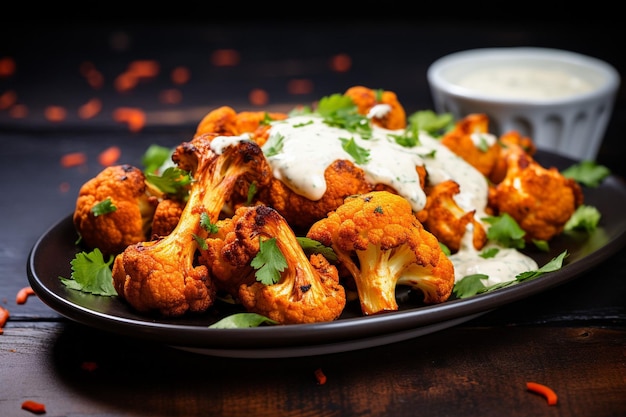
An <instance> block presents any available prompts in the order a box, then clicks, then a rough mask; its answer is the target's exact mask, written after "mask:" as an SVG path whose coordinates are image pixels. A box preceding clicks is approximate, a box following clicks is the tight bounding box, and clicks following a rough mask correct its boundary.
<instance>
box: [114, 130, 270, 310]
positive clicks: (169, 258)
mask: <svg viewBox="0 0 626 417" xmlns="http://www.w3.org/2000/svg"><path fill="white" fill-rule="evenodd" d="M214 137H215V135H208V134H205V135H200V136H196V137H194V138H193V140H192V141H191V142H183V143H182V144H180V145H179V146H178V147H177V148H176V150H175V152H174V154H173V156H172V159H173V160H174V162H175V163H176V164H177V165H178V166H179V167H180V168H181V169H184V170H186V171H189V172H190V173H191V175H192V176H193V178H194V181H193V182H192V184H191V189H190V191H189V197H188V200H187V204H186V205H185V208H184V209H183V211H182V213H181V216H180V220H179V221H178V224H177V225H176V227H175V228H174V230H173V231H172V232H171V233H170V234H168V235H167V236H165V237H163V238H161V239H157V240H154V241H149V242H140V243H135V244H132V245H129V246H128V247H127V248H126V249H125V250H124V251H123V252H122V253H121V254H119V255H117V257H116V258H115V261H114V263H113V271H112V273H113V285H114V287H115V289H116V291H117V293H118V295H119V296H120V297H121V298H123V299H125V300H126V301H127V302H128V303H129V304H130V305H131V306H132V307H134V308H135V309H136V310H138V311H140V312H158V313H159V314H161V315H163V316H170V317H176V316H181V315H183V314H185V313H187V312H204V311H206V310H207V309H208V308H209V307H210V306H211V305H212V304H213V301H214V298H215V291H216V290H215V285H214V283H213V281H212V280H211V279H210V276H209V273H208V268H207V267H206V265H199V264H198V263H197V262H196V255H197V252H198V247H199V244H200V243H199V242H201V241H202V239H204V238H206V236H207V234H208V232H207V230H206V229H205V228H204V227H203V226H202V224H201V221H202V220H203V216H206V218H208V219H209V220H210V222H212V223H215V222H216V221H217V220H218V217H219V214H220V212H221V209H222V207H223V206H224V204H225V202H226V201H227V200H228V199H229V198H231V197H232V194H233V193H237V192H240V191H241V189H243V188H247V187H249V186H250V184H251V183H252V182H253V181H258V182H259V183H263V182H264V181H267V178H268V177H269V175H271V171H270V170H269V166H267V162H266V160H265V158H264V156H263V153H262V151H261V149H260V147H259V146H258V145H256V144H255V143H253V142H250V141H245V140H242V141H239V142H237V141H234V142H232V143H230V144H229V145H227V146H224V147H223V148H220V147H217V146H216V147H214V146H213V139H214Z"/></svg>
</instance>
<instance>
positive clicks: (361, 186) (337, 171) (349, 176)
mask: <svg viewBox="0 0 626 417" xmlns="http://www.w3.org/2000/svg"><path fill="white" fill-rule="evenodd" d="M324 179H325V180H326V187H327V189H326V192H325V193H324V195H323V196H322V198H321V199H319V200H317V201H313V200H309V199H308V198H306V197H303V196H301V195H299V194H296V193H295V192H293V191H292V190H291V189H290V188H289V187H287V186H286V185H285V184H284V183H283V182H281V181H280V180H278V179H276V178H273V179H272V181H271V182H270V185H269V187H267V188H264V189H261V190H260V191H259V200H260V201H262V202H263V203H264V204H266V205H268V206H270V207H273V208H274V209H276V210H277V211H278V212H279V213H280V214H281V215H282V216H283V217H285V219H287V222H288V223H289V224H290V225H291V227H293V228H294V229H308V228H309V227H310V226H311V225H312V224H313V223H315V222H316V221H317V220H320V219H322V218H324V217H326V215H327V214H328V213H329V212H331V211H333V210H335V209H336V208H337V207H339V206H340V205H341V204H343V201H344V199H345V198H346V197H348V196H350V195H354V194H363V193H366V192H369V191H371V190H372V185H371V184H369V183H368V182H367V181H366V180H365V174H364V172H363V170H362V169H361V168H359V167H358V166H356V165H355V164H353V163H352V162H351V161H347V160H337V161H335V162H333V163H332V164H331V165H330V166H329V167H328V168H326V171H325V172H324Z"/></svg>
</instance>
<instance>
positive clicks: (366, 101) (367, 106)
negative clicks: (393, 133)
mask: <svg viewBox="0 0 626 417" xmlns="http://www.w3.org/2000/svg"><path fill="white" fill-rule="evenodd" d="M344 95H345V96H348V97H350V98H352V101H354V104H356V106H357V108H358V112H359V113H360V114H365V115H367V114H369V113H370V111H372V109H373V108H374V107H375V106H376V105H379V104H382V105H387V106H389V111H387V112H383V113H382V114H377V113H376V112H374V114H372V115H371V116H372V117H371V120H372V123H374V124H375V125H378V126H380V127H384V128H385V129H389V130H396V129H404V128H405V127H406V112H405V111H404V107H403V106H402V104H400V102H399V101H398V97H397V96H396V94H395V93H394V92H392V91H382V90H381V91H377V90H372V89H371V88H367V87H363V86H355V87H351V88H349V89H348V90H347V91H346V92H345V93H344Z"/></svg>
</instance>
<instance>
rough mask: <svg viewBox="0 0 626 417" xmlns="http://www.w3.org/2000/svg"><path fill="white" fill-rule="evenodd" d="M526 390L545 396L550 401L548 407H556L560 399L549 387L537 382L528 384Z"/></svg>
mask: <svg viewBox="0 0 626 417" xmlns="http://www.w3.org/2000/svg"><path fill="white" fill-rule="evenodd" d="M526 389H527V390H528V391H530V392H534V393H536V394H540V395H543V396H544V397H545V398H546V401H548V405H556V403H557V401H558V397H557V395H556V392H554V390H553V389H552V388H550V387H548V386H547V385H543V384H539V383H537V382H527V383H526Z"/></svg>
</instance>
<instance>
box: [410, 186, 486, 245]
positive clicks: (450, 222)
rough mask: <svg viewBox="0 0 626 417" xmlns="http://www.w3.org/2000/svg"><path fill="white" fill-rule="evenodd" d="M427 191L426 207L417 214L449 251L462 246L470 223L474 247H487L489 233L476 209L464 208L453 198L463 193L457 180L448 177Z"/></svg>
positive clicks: (427, 188)
mask: <svg viewBox="0 0 626 417" xmlns="http://www.w3.org/2000/svg"><path fill="white" fill-rule="evenodd" d="M425 191H426V206H425V207H424V209H423V210H421V211H420V212H418V213H417V214H416V216H417V218H418V219H419V220H420V221H421V222H422V224H423V225H424V226H425V227H426V229H427V230H428V231H429V232H430V233H432V234H433V235H435V236H436V237H437V239H438V240H439V241H440V242H441V243H443V244H444V245H446V246H447V247H448V249H450V252H452V253H456V252H458V250H459V249H460V248H461V243H462V240H463V236H465V234H466V230H467V227H468V225H470V227H471V233H472V245H473V246H474V248H475V249H476V250H480V249H482V248H483V246H485V243H487V232H486V231H485V228H484V227H483V225H482V224H481V223H480V222H479V221H478V220H477V219H475V218H474V215H475V213H476V210H473V211H467V212H466V211H463V209H462V208H461V207H459V205H458V204H457V203H456V201H455V200H454V196H455V195H456V194H458V193H459V192H460V187H459V184H458V183H457V182H455V181H452V180H446V181H443V182H440V183H439V184H436V185H434V186H430V187H426V190H425Z"/></svg>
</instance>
